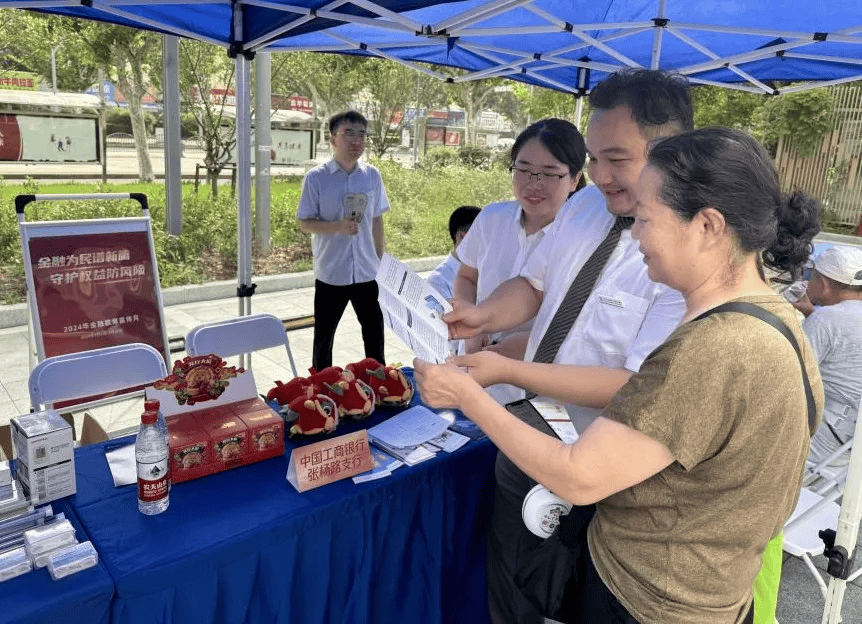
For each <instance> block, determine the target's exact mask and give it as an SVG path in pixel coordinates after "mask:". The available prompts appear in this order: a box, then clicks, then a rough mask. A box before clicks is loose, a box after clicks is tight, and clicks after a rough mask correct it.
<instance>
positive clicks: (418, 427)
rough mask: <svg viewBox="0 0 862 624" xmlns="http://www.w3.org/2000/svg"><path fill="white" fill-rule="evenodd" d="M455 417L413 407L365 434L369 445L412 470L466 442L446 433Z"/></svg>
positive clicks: (448, 432) (445, 413) (449, 412)
mask: <svg viewBox="0 0 862 624" xmlns="http://www.w3.org/2000/svg"><path fill="white" fill-rule="evenodd" d="M454 419H455V415H454V414H453V413H452V412H451V411H446V412H441V413H439V414H438V413H435V412H433V411H432V410H430V409H428V408H427V407H424V406H422V405H416V406H414V407H411V408H409V409H406V410H404V411H403V412H401V413H400V414H398V415H396V416H393V417H392V418H390V419H389V420H387V421H385V422H382V423H380V424H379V425H376V426H374V427H372V428H371V429H369V430H368V439H369V440H371V444H372V445H374V446H376V447H377V448H378V449H380V450H382V451H384V452H386V454H388V455H390V456H391V457H394V458H395V459H397V460H398V461H400V462H403V463H405V464H407V465H408V466H413V465H415V464H418V463H420V462H423V461H425V460H427V459H431V458H432V457H434V456H435V455H436V454H437V453H438V452H439V451H446V452H447V453H451V452H452V451H454V450H456V449H458V448H460V447H461V446H463V445H464V444H466V443H467V442H468V441H469V440H470V438H469V437H468V436H465V435H462V434H460V433H458V432H456V431H452V430H450V429H449V426H450V425H451V424H452V423H453V421H454Z"/></svg>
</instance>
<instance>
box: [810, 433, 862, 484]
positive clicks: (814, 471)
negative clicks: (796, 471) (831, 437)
mask: <svg viewBox="0 0 862 624" xmlns="http://www.w3.org/2000/svg"><path fill="white" fill-rule="evenodd" d="M852 448H853V438H850V440H848V441H847V442H845V443H844V444H843V445H841V446H840V447H838V448H837V449H836V450H835V451H833V452H832V453H830V454H829V456H827V457H825V458H823V459H822V460H821V461H820V463H818V464H816V465H814V466H810V467H809V466H806V468H805V474H804V475H803V477H802V485H804V486H805V487H807V488H808V489H810V490H813V491H814V492H817V493H818V494H826V493H827V492H829V491H830V490H832V489H833V488H835V489H839V490H843V489H844V483H845V482H846V481H847V469H848V467H849V454H850V450H851V449H852ZM845 454H846V455H848V457H843V456H844V455H845ZM839 458H841V459H842V460H843V463H841V461H836V460H839Z"/></svg>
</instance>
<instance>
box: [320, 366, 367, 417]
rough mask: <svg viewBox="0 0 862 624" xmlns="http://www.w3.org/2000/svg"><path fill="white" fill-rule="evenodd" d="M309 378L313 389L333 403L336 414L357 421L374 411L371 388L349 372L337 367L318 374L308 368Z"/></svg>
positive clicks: (328, 368) (330, 367)
mask: <svg viewBox="0 0 862 624" xmlns="http://www.w3.org/2000/svg"><path fill="white" fill-rule="evenodd" d="M308 371H309V372H310V373H311V376H310V377H309V378H308V381H309V382H311V383H313V384H314V389H315V390H316V391H317V392H318V393H320V394H325V395H326V396H328V397H329V398H330V399H332V400H333V401H335V404H336V405H337V406H338V413H339V414H340V415H341V416H342V417H344V416H349V417H350V418H355V419H357V420H359V419H362V418H366V417H367V416H369V415H370V414H371V412H373V411H374V398H373V396H374V393H373V392H372V391H371V388H370V387H369V386H368V385H367V384H365V383H364V382H362V381H359V380H357V379H356V377H355V376H354V375H353V373H351V372H350V371H346V370H343V369H341V368H339V367H338V366H329V367H327V368H324V369H323V370H322V371H320V372H319V373H318V372H316V371H315V369H314V368H309V369H308Z"/></svg>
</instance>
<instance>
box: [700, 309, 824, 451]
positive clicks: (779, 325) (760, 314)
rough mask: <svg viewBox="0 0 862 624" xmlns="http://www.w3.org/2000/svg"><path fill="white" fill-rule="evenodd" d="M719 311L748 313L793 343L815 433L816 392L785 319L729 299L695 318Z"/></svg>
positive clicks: (809, 420)
mask: <svg viewBox="0 0 862 624" xmlns="http://www.w3.org/2000/svg"><path fill="white" fill-rule="evenodd" d="M719 312H738V313H740V314H747V315H748V316H753V317H755V318H759V319H760V320H761V321H763V322H764V323H769V324H770V325H772V326H773V327H774V328H775V329H777V330H778V331H780V332H781V333H782V335H783V336H784V337H785V338H787V340H788V341H789V342H790V344H791V345H793V349H794V350H795V351H796V357H797V358H799V366H800V367H801V368H802V383H803V385H804V386H805V400H806V401H807V403H808V430H809V432H810V433H811V434H812V435H813V434H814V430H815V428H816V425H817V406H816V405H815V403H814V393H813V392H811V383H810V382H809V381H808V372H807V371H806V370H805V362H804V361H803V360H802V349H801V348H800V347H799V343H798V342H797V341H796V336H794V335H793V332H791V331H790V329H789V328H788V327H787V325H785V324H784V321H782V320H781V319H780V318H778V317H777V316H775V315H774V314H773V313H772V312H769V311H768V310H764V309H763V308H761V307H760V306H756V305H754V304H753V303H747V302H744V301H728V302H727V303H722V304H721V305H719V306H716V307H714V308H712V309H711V310H707V311H706V312H704V313H703V314H701V315H700V316H698V317H697V318H695V319H694V320H695V321H699V320H701V319H704V318H706V317H707V316H710V315H712V314H717V313H719Z"/></svg>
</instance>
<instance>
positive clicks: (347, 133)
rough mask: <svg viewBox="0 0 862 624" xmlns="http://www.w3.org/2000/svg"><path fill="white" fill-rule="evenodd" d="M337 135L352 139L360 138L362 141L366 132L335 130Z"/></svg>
mask: <svg viewBox="0 0 862 624" xmlns="http://www.w3.org/2000/svg"><path fill="white" fill-rule="evenodd" d="M335 134H337V135H338V136H342V137H344V138H345V139H347V140H353V139H362V140H363V141H364V140H365V139H367V138H368V133H367V132H354V131H353V130H347V131H345V132H336V133H335Z"/></svg>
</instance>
